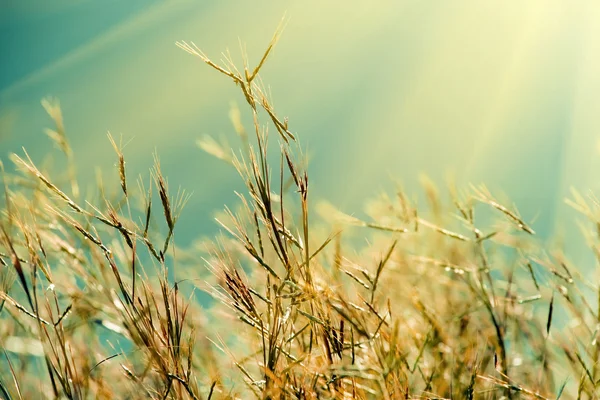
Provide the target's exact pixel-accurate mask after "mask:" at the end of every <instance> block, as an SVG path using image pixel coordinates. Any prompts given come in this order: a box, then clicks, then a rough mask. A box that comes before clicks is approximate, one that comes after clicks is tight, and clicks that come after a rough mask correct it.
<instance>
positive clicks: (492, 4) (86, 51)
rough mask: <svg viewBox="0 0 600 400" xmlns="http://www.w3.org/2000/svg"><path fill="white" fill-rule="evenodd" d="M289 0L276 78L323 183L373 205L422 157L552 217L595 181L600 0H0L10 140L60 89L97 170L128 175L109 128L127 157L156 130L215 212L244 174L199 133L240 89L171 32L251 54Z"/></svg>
mask: <svg viewBox="0 0 600 400" xmlns="http://www.w3.org/2000/svg"><path fill="white" fill-rule="evenodd" d="M284 15H285V18H286V20H287V24H286V27H285V30H284V32H283V35H282V37H281V40H280V42H279V43H278V45H277V47H276V49H275V51H274V53H273V55H272V57H271V58H270V59H269V61H268V63H267V65H266V67H265V68H264V70H263V73H262V79H263V81H264V82H265V83H267V84H268V85H269V86H270V88H271V91H272V93H273V98H274V101H275V106H276V108H277V110H278V111H279V112H280V114H282V115H287V116H289V119H290V127H291V130H292V131H293V132H295V133H296V134H297V136H298V137H299V140H300V143H301V145H302V147H303V148H304V149H306V152H307V154H309V156H310V160H311V163H310V170H309V171H310V172H311V173H312V175H311V179H312V181H311V185H312V186H311V188H312V196H313V199H315V200H318V199H323V200H327V201H329V202H331V203H333V204H336V205H337V206H338V207H339V208H341V209H342V210H344V211H346V212H349V213H360V212H361V210H362V209H363V206H364V205H365V204H366V203H367V201H368V200H369V199H370V198H372V197H374V195H376V194H377V193H378V192H379V191H382V190H383V191H388V192H392V193H393V190H394V181H400V182H402V183H403V184H404V187H405V189H406V190H407V191H408V192H409V193H413V192H414V193H416V192H417V191H418V190H419V187H418V182H419V176H420V174H427V175H429V176H430V177H431V178H432V179H433V181H434V182H437V183H438V184H440V185H443V184H444V182H445V179H446V178H447V177H448V176H449V175H451V176H453V177H454V179H455V180H456V182H457V183H458V185H459V186H460V187H464V188H466V187H467V185H468V184H469V183H474V184H479V183H486V184H487V186H488V187H490V188H491V189H492V190H493V191H494V192H496V193H497V192H502V193H506V194H507V195H508V196H509V197H510V198H511V199H512V200H513V201H514V202H515V203H516V204H518V205H519V209H520V211H521V214H522V215H523V217H524V218H525V219H526V220H532V219H535V222H534V228H537V229H536V230H538V231H540V230H541V231H542V232H544V234H547V235H550V234H551V233H555V232H557V230H556V229H555V226H556V224H557V223H559V222H560V220H561V218H562V219H565V218H570V217H572V216H573V214H572V213H569V212H568V211H567V210H568V209H567V207H566V206H565V205H564V198H565V197H566V196H568V194H569V189H570V188H571V187H575V188H577V189H579V190H580V191H582V192H586V191H587V190H588V189H592V190H597V189H599V187H598V186H600V185H599V183H600V182H598V180H597V179H595V177H594V173H595V171H597V170H598V167H599V166H600V165H599V164H600V163H599V160H600V153H599V151H598V149H599V146H598V139H599V132H600V129H598V128H600V119H599V118H598V117H597V116H598V110H599V109H600V96H598V93H600V75H599V74H598V73H597V71H598V69H599V67H600V41H598V40H597V38H598V37H600V25H599V24H597V23H596V22H597V21H599V20H600V6H598V5H597V4H595V3H594V2H593V1H583V0H574V1H572V2H564V1H559V0H531V1H528V2H517V1H508V2H506V1H494V0H492V1H486V2H481V1H475V0H455V1H448V2H433V1H421V0H419V1H417V0H393V1H392V0H381V1H375V2H359V1H347V0H346V1H337V0H335V1H326V2H323V1H317V0H306V1H303V2H294V1H277V2H273V1H266V0H255V1H253V2H239V1H233V0H221V1H218V2H200V1H192V0H154V1H141V0H129V1H126V2H123V1H116V0H108V1H102V2H100V1H94V0H71V1H67V0H60V1H53V2H45V1H41V0H21V1H17V0H5V1H3V2H1V3H0V51H1V54H3V57H2V61H0V159H2V160H3V161H5V162H6V160H7V155H8V154H9V153H11V152H17V153H21V152H22V150H21V147H22V146H25V147H26V148H27V150H28V152H29V154H30V155H31V156H32V158H33V159H34V160H39V161H41V160H43V158H44V155H45V154H47V152H48V151H49V146H50V143H49V140H48V139H47V138H46V137H45V135H44V134H43V129H44V128H45V127H48V126H50V124H51V121H50V120H49V118H48V117H47V116H46V115H45V113H44V110H43V108H42V107H41V105H40V100H41V99H42V98H43V97H45V96H53V97H56V98H58V99H59V100H60V102H61V105H62V109H63V113H64V116H65V121H66V127H67V134H68V135H69V138H70V139H71V142H72V145H73V147H74V150H75V154H76V160H77V164H78V168H79V172H80V174H81V176H82V179H83V180H84V182H86V181H89V182H91V181H92V180H93V179H92V177H93V176H94V174H95V170H96V169H97V168H99V169H100V170H102V171H103V173H104V174H105V176H107V177H112V178H113V179H114V180H115V183H116V182H117V180H116V179H117V177H116V173H115V171H114V168H113V167H114V162H115V160H114V154H113V152H112V148H111V147H110V143H109V142H108V140H107V138H106V134H107V131H110V132H111V133H112V134H113V136H115V137H122V138H123V142H124V143H127V146H126V147H125V156H126V158H127V160H128V168H131V170H130V171H132V172H133V174H135V173H145V171H146V170H147V168H148V167H150V166H151V162H152V154H153V152H154V151H155V150H156V151H157V152H158V154H159V155H160V158H161V163H162V165H163V168H164V172H165V175H167V176H168V177H169V183H170V185H171V187H173V188H176V187H183V188H186V189H187V190H188V191H190V192H193V197H192V199H191V201H190V203H189V204H188V207H187V208H186V211H185V213H186V214H185V215H186V216H187V217H186V218H182V222H181V224H182V227H181V230H182V231H183V232H194V231H195V232H198V231H200V232H205V233H206V232H213V231H214V230H215V229H216V226H215V225H214V222H213V221H212V220H211V218H210V216H211V215H212V213H213V211H215V210H218V209H221V208H222V206H223V205H224V204H225V203H228V204H230V203H231V202H232V201H233V200H234V195H233V190H234V189H239V188H240V181H239V179H238V177H237V174H236V172H235V171H234V170H232V169H231V168H230V167H229V166H227V165H226V164H225V163H223V162H221V161H219V160H215V159H213V158H211V157H210V156H208V155H206V154H204V153H202V152H201V151H200V149H198V148H197V147H196V145H195V142H196V140H197V139H198V138H200V137H201V136H202V135H205V134H210V135H214V136H217V137H218V136H220V135H224V136H226V137H229V138H230V139H233V129H232V128H231V124H230V122H229V120H228V111H229V107H230V103H231V102H232V101H235V102H237V103H238V104H239V105H240V107H243V98H242V97H240V95H239V93H238V91H237V89H236V88H235V87H234V86H233V85H232V84H231V82H229V81H227V79H225V78H224V77H222V76H219V75H218V74H217V73H215V72H214V71H213V70H211V69H210V68H209V67H207V66H206V65H203V64H202V63H201V62H200V61H199V60H198V59H195V58H193V57H191V56H190V55H189V54H187V53H185V52H183V51H182V50H180V49H179V48H177V47H176V46H175V42H176V41H178V40H186V41H193V42H195V43H196V44H197V45H198V46H199V47H200V48H202V49H203V50H204V51H205V53H206V54H208V55H209V56H211V57H213V58H215V59H219V58H220V55H221V53H222V52H223V51H226V50H227V49H229V50H230V51H231V53H232V55H233V56H234V59H237V60H239V59H240V58H239V54H240V43H243V44H244V46H245V47H246V49H247V52H248V54H249V57H250V61H251V63H256V62H257V61H258V60H259V59H260V56H261V55H262V52H263V51H264V49H265V46H266V45H267V44H268V42H269V40H270V38H271V36H272V34H273V32H274V31H275V29H276V28H277V26H278V25H279V22H280V21H281V19H282V18H283V17H284ZM84 186H85V183H84ZM569 229H571V228H569ZM569 232H571V230H568V229H567V231H565V232H562V233H563V234H569ZM558 233H561V231H558ZM184 236H185V235H184ZM189 237H190V238H191V236H189ZM184 241H185V238H184Z"/></svg>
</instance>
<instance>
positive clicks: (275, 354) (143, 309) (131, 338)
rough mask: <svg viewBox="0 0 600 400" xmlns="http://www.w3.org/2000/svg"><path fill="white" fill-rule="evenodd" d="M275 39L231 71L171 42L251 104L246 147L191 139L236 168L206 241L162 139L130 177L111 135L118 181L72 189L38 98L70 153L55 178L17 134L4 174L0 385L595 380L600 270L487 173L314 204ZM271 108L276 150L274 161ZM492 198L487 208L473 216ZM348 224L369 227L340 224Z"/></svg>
mask: <svg viewBox="0 0 600 400" xmlns="http://www.w3.org/2000/svg"><path fill="white" fill-rule="evenodd" d="M277 37H278V34H276V35H275V36H274V38H273V40H272V42H271V43H270V44H269V46H268V48H267V50H266V52H265V53H264V55H263V57H262V58H261V60H260V62H259V63H258V65H257V66H256V67H255V68H250V67H249V66H248V63H247V61H244V65H243V69H242V71H240V70H238V69H237V68H236V66H235V65H234V64H233V63H232V62H231V61H230V58H227V59H226V60H225V62H224V63H223V64H217V63H214V62H213V61H211V60H210V59H209V58H208V57H207V56H206V55H205V54H204V53H203V52H202V51H201V50H200V49H199V48H198V47H197V46H195V45H194V44H193V43H192V44H188V43H186V42H181V43H178V46H179V47H181V48H182V49H184V50H185V51H187V52H189V53H190V54H192V55H194V56H196V57H198V58H199V59H200V60H201V61H203V62H204V63H206V64H207V65H209V66H210V67H212V68H213V69H215V70H216V71H217V72H219V73H220V74H222V75H225V76H226V77H228V78H229V79H231V80H232V81H233V82H234V84H235V85H237V86H238V87H239V88H240V90H241V92H242V94H243V96H244V98H245V100H246V103H247V106H248V111H249V112H250V113H251V115H252V118H253V127H252V128H253V129H252V130H253V131H254V135H249V134H248V133H247V132H246V130H245V128H244V126H243V124H242V123H241V117H240V111H239V110H237V108H235V109H233V111H232V113H231V117H232V120H233V123H234V127H235V130H236V132H237V133H238V135H239V137H240V142H241V143H242V147H243V149H242V151H241V152H239V153H237V152H234V151H232V150H230V149H225V148H222V147H221V146H220V145H219V143H218V142H216V141H214V140H210V139H205V140H203V141H201V142H200V143H199V144H200V146H201V147H202V148H203V149H205V150H207V151H210V152H212V153H214V154H215V155H216V156H218V157H219V158H221V159H224V160H226V161H228V162H230V163H231V164H232V165H233V166H234V167H235V168H237V170H238V171H239V173H240V175H241V177H242V179H243V180H244V182H245V185H246V192H245V193H240V194H239V199H240V205H239V207H237V208H235V209H229V208H227V209H226V210H225V213H224V214H223V218H219V219H218V221H219V223H220V224H221V225H222V227H223V229H224V232H225V233H226V235H225V236H224V237H223V238H221V239H219V240H215V242H214V243H212V245H211V246H209V251H208V252H207V253H205V254H204V255H197V254H196V255H193V254H188V253H186V252H185V251H183V250H177V251H176V249H175V247H174V245H173V237H174V236H173V235H174V232H175V227H176V223H177V219H178V217H179V215H180V212H181V209H182V207H183V206H184V204H185V202H186V200H187V196H186V195H185V193H183V192H180V193H178V194H177V195H176V196H173V194H172V192H171V191H170V189H169V186H168V184H167V181H166V179H165V177H164V176H163V174H162V173H161V169H160V162H159V160H158V157H156V159H155V165H154V166H153V168H152V170H151V173H150V176H149V181H148V182H149V183H148V184H147V185H144V184H143V180H142V179H140V181H139V190H137V191H136V190H134V186H133V185H130V184H129V182H128V177H127V174H126V163H125V155H124V154H123V149H122V146H121V145H117V142H116V141H115V140H114V139H113V137H112V136H110V135H109V140H110V142H111V144H112V146H113V147H114V150H115V152H116V154H117V168H118V181H119V184H120V188H121V192H120V193H119V195H117V196H115V197H114V198H111V199H108V198H107V197H106V195H105V193H104V192H103V191H102V192H101V194H100V195H99V197H97V198H96V199H93V200H90V201H83V200H81V194H80V192H79V187H78V185H77V179H76V176H75V167H74V166H73V158H72V151H71V148H70V147H69V145H68V141H67V137H66V135H65V130H64V125H63V120H62V113H61V111H60V107H59V106H58V103H56V102H50V101H45V102H44V107H45V108H46V110H47V111H48V113H49V114H50V116H51V117H52V118H53V119H54V121H55V125H56V129H55V130H48V135H49V137H50V138H51V139H52V140H54V141H56V142H57V144H58V145H59V148H60V149H61V150H62V151H63V152H64V153H65V155H66V157H67V159H68V161H69V164H70V167H69V172H68V177H67V180H66V183H65V182H63V183H62V184H59V183H55V182H56V181H55V180H54V179H52V178H50V176H49V174H48V173H47V172H45V171H41V170H40V169H39V168H38V167H37V166H36V164H35V163H34V162H33V160H31V159H30V158H29V156H28V155H27V153H24V154H25V157H20V156H16V155H14V157H13V161H14V162H15V163H16V165H17V167H19V168H20V169H21V173H20V174H19V175H14V174H8V173H4V172H3V179H4V191H5V196H4V197H5V204H4V208H3V209H2V215H1V218H2V222H1V239H0V263H1V265H0V301H1V302H0V321H1V324H0V347H2V348H3V354H2V355H1V356H0V357H1V358H2V360H3V361H2V362H1V363H0V396H2V397H4V398H16V399H27V398H68V399H85V398H100V399H112V398H132V399H134V398H152V399H166V398H177V399H180V398H181V399H188V398H191V399H220V398H223V399H229V398H240V399H245V398H261V399H280V398H281V399H283V398H286V399H287V398H290V399H317V398H323V399H351V398H356V399H375V398H383V399H414V398H453V399H459V398H466V399H474V398H482V399H496V398H498V399H499V398H508V399H518V398H536V399H558V398H582V399H592V398H596V397H597V393H598V386H599V385H598V382H599V380H600V368H599V364H598V361H599V359H600V344H599V343H598V340H597V335H598V327H599V326H600V312H599V310H598V307H599V306H600V291H599V288H598V285H597V283H596V282H595V281H594V280H590V279H589V278H588V279H586V278H585V277H583V276H581V274H580V273H579V272H578V270H577V268H576V267H575V266H573V265H571V264H570V262H569V261H568V258H566V257H565V256H564V255H563V254H562V253H561V252H560V251H558V250H556V249H553V248H547V247H544V245H543V243H542V242H541V241H540V240H538V239H536V235H535V232H534V231H533V229H532V228H531V227H530V226H529V224H528V223H527V222H526V221H524V220H523V218H522V217H521V216H520V215H519V213H518V211H517V210H515V209H513V208H510V207H507V206H505V205H503V204H502V203H501V202H499V201H498V200H497V199H496V198H494V196H493V195H492V194H491V193H490V192H489V191H488V190H487V189H486V188H485V187H483V186H481V187H472V188H470V189H469V190H468V191H465V192H464V193H461V194H458V193H457V191H456V190H455V189H453V188H451V190H450V193H451V194H452V196H451V198H452V204H445V202H444V201H443V200H442V199H441V198H440V197H439V195H438V194H437V190H436V189H435V188H434V187H433V186H432V185H431V184H429V183H426V184H425V189H426V190H425V192H426V195H427V196H428V200H429V203H430V204H431V210H424V209H417V207H416V206H415V205H414V204H413V203H411V202H410V201H409V200H408V197H407V196H406V195H405V194H404V193H403V192H402V191H398V192H397V193H396V195H395V196H394V197H393V198H392V197H388V196H383V197H380V198H379V199H378V200H377V202H376V203H375V206H374V207H372V211H373V212H372V213H371V214H373V215H372V219H371V220H368V221H363V220H359V219H357V218H355V217H352V216H349V215H346V214H344V213H342V212H341V211H338V210H336V209H335V208H334V207H333V206H331V205H327V204H324V203H322V204H320V206H318V207H317V211H318V212H317V213H315V212H313V211H310V210H311V208H312V207H313V205H314V200H310V199H309V177H308V174H307V171H306V166H305V162H304V160H303V156H302V153H301V151H300V148H299V146H298V144H297V140H296V136H295V135H294V134H293V133H292V132H291V131H290V128H289V126H288V121H287V119H285V118H281V117H280V116H278V114H277V113H276V111H275V109H274V107H273V106H272V101H271V100H270V99H269V96H268V95H267V90H266V89H265V87H264V85H263V84H262V82H261V79H260V69H261V67H262V66H263V65H264V63H265V62H266V61H267V58H268V57H269V55H270V54H271V52H272V49H273V47H274V45H275V43H276V41H277ZM269 127H270V128H271V129H275V130H276V131H277V134H278V135H277V138H278V141H279V147H278V148H275V150H276V151H278V152H279V153H278V156H279V160H280V162H279V165H272V164H270V163H269V162H268V161H267V160H268V159H269V155H270V154H271V152H272V151H273V149H274V148H273V147H272V146H269V144H268V140H269V135H268V128H269ZM251 137H252V139H251ZM2 171H4V170H2ZM63 187H64V188H65V189H63ZM154 191H156V192H157V194H155V193H154ZM153 200H154V201H153ZM157 201H158V203H157ZM138 202H139V203H140V204H138ZM157 204H158V207H159V214H158V215H160V214H162V217H160V219H159V217H157V216H156V215H157V214H156V210H155V209H156V207H157ZM571 204H572V205H573V206H574V207H575V208H576V209H577V210H578V211H580V212H581V213H582V214H583V215H584V216H585V217H586V218H587V219H588V221H589V223H587V224H585V225H584V228H585V229H584V233H585V239H586V240H587V241H588V243H589V247H590V249H591V251H593V252H594V254H595V255H596V256H600V251H599V249H600V246H599V243H598V235H599V233H598V231H597V229H598V228H597V227H600V202H598V200H597V199H596V198H595V197H590V198H585V197H583V196H581V195H579V194H577V193H574V196H573V199H572V200H571ZM492 213H495V214H493V215H496V216H497V217H498V222H494V223H492V224H486V225H485V226H482V225H480V224H479V223H478V220H477V219H476V215H486V216H489V215H492ZM487 219H489V218H487ZM161 221H163V222H161ZM324 226H329V227H330V228H329V232H327V231H325V229H324V228H323V227H324ZM357 229H358V230H360V231H359V232H358V233H356V232H355V231H356V230H357ZM353 231H354V233H353V234H354V235H357V234H364V237H366V238H368V243H369V245H368V246H357V245H356V243H354V242H353V241H350V240H346V239H345V238H346V237H347V233H351V232H353ZM180 254H181V255H180ZM182 259H187V261H181V260H182ZM189 260H192V262H191V263H190V262H189ZM176 265H177V267H178V268H177V270H176V269H175V266H176ZM586 272H587V271H586ZM198 289H200V290H204V291H207V292H209V293H211V294H212V296H213V297H214V299H215V303H214V304H213V305H212V306H211V307H204V308H202V307H201V306H200V305H199V304H198V301H197V300H196V299H195V294H196V293H197V292H198ZM593 298H597V299H598V300H597V302H598V305H596V304H590V303H589V302H590V301H591V299H593ZM557 324H559V326H556V325H557Z"/></svg>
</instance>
